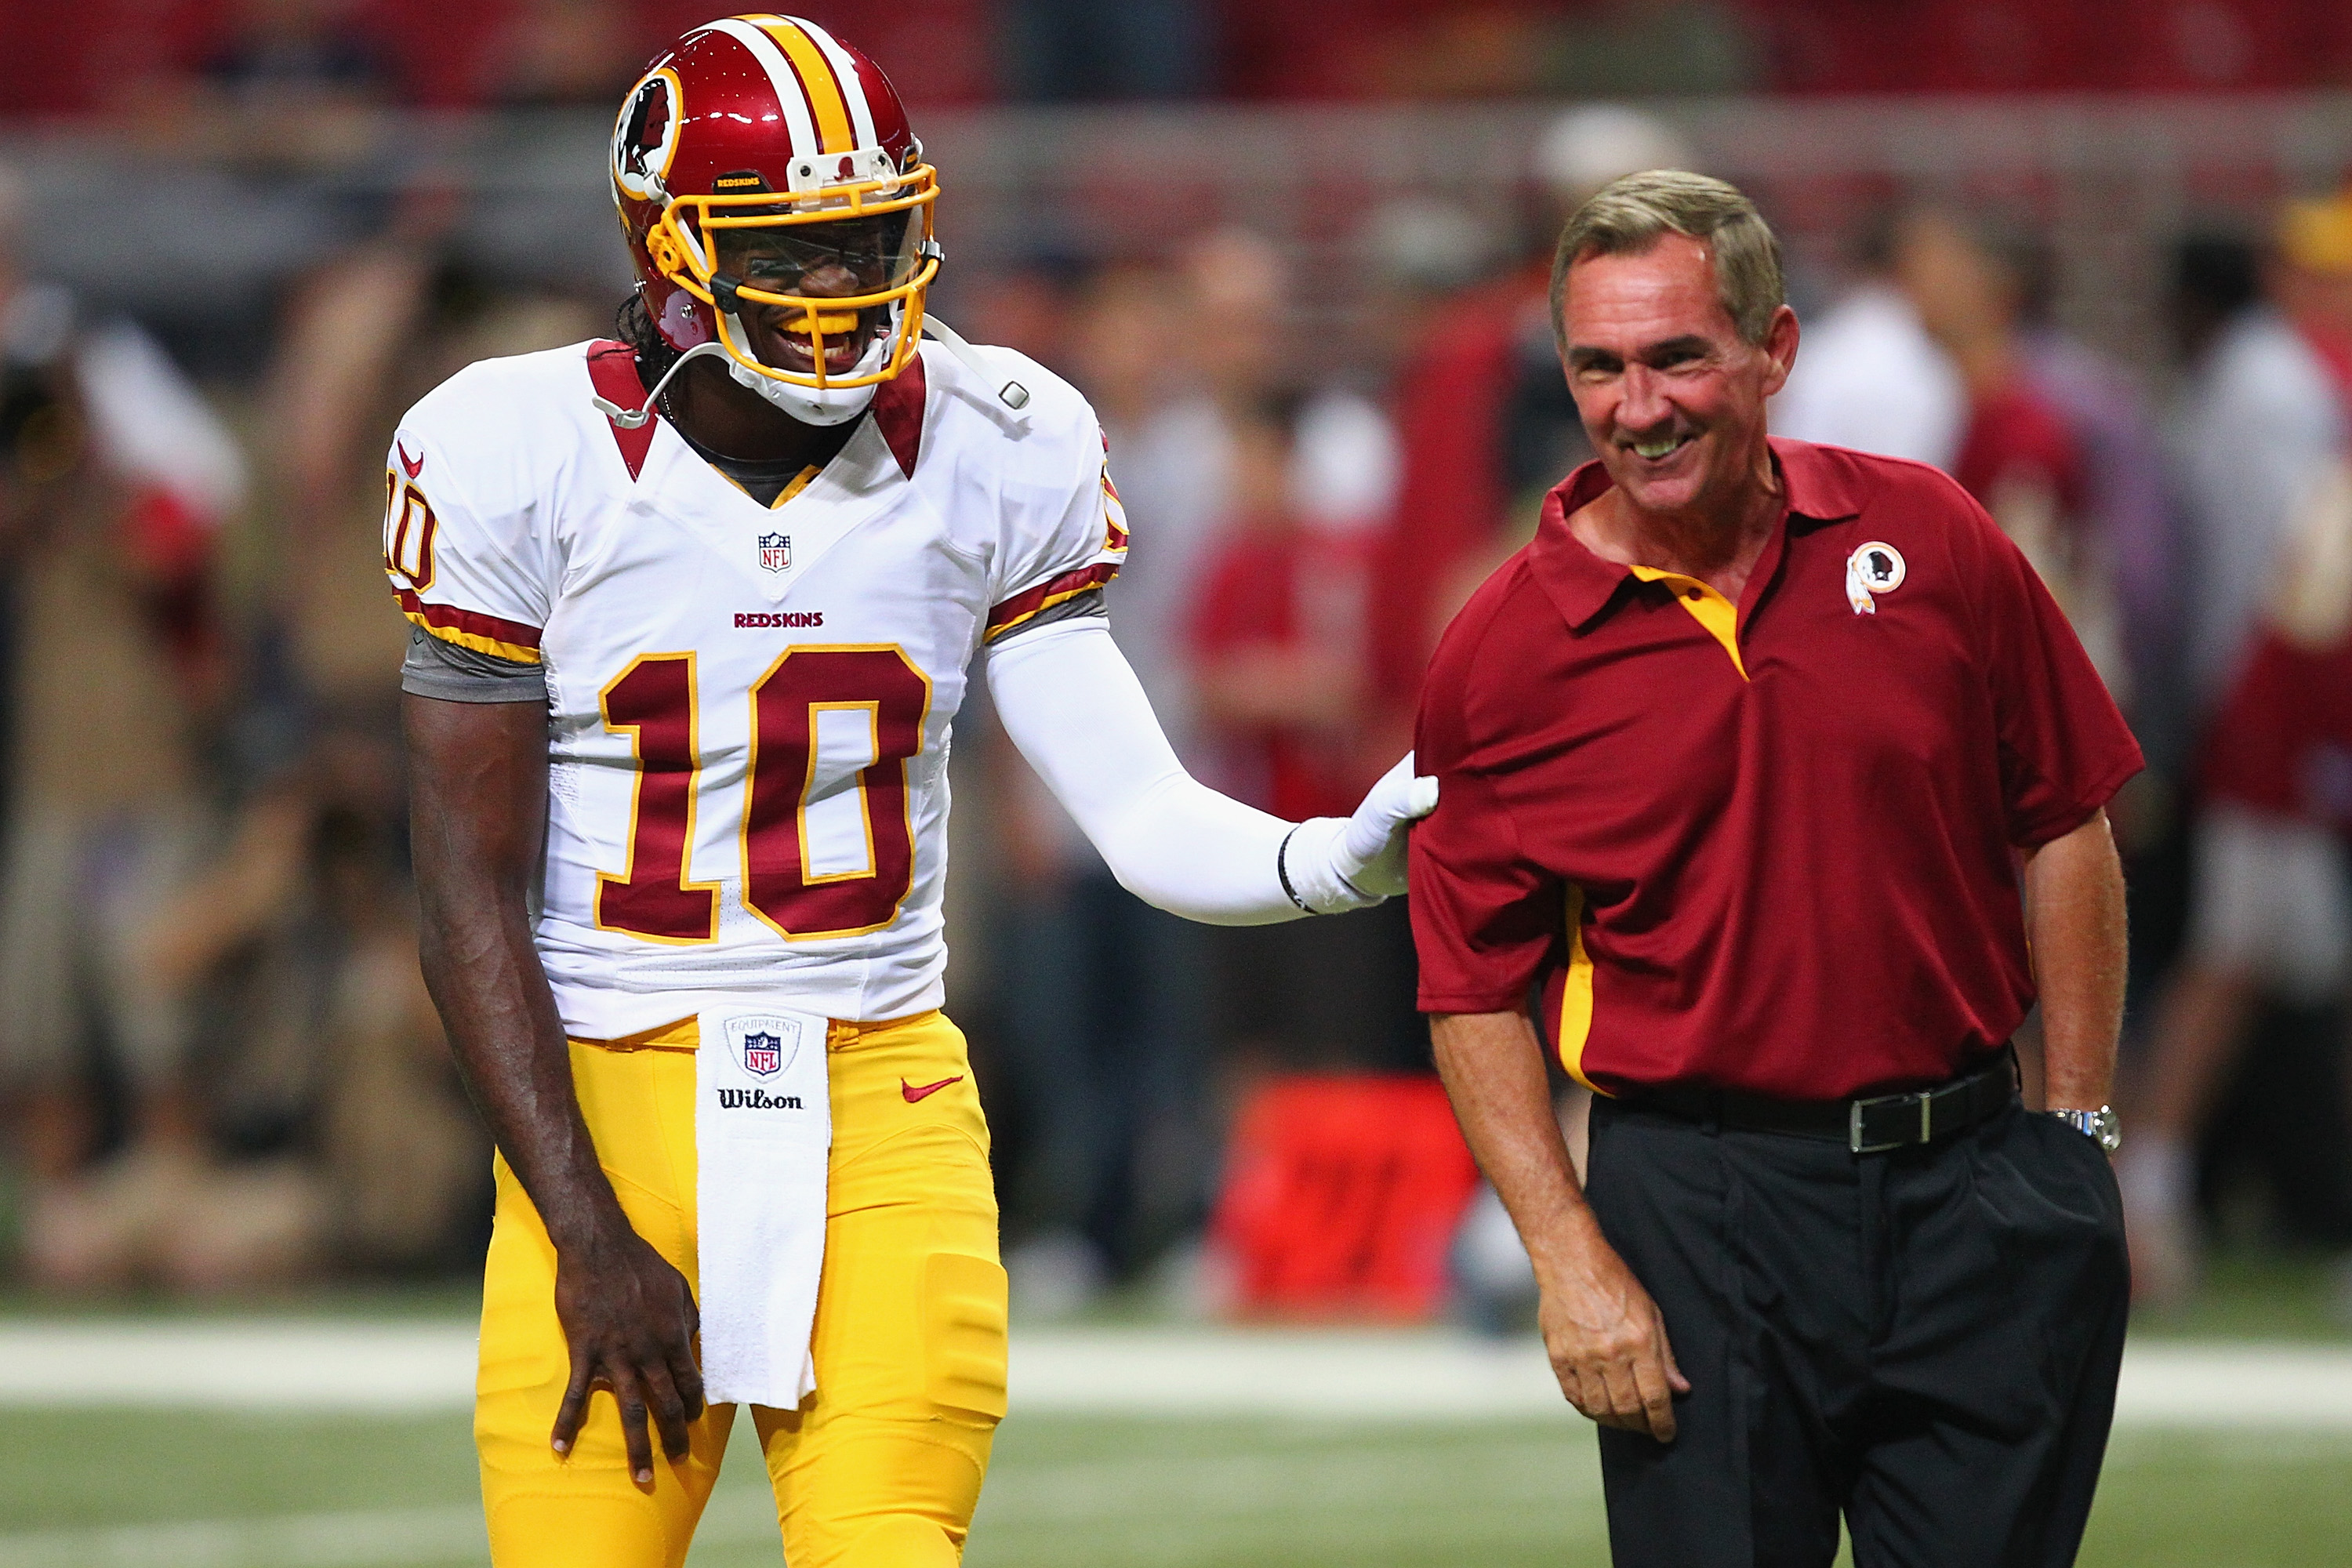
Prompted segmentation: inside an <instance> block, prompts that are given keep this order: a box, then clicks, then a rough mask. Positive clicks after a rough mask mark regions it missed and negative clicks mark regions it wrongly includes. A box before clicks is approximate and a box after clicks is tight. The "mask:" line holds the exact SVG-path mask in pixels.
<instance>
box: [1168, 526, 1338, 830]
mask: <svg viewBox="0 0 2352 1568" xmlns="http://www.w3.org/2000/svg"><path fill="white" fill-rule="evenodd" d="M1199 593H1200V597H1199V598H1198V600H1196V601H1195V604H1194V608H1193V612H1192V624H1191V628H1190V629H1191V633H1192V653H1193V657H1194V659H1195V661H1196V663H1197V664H1198V665H1199V666H1201V667H1202V668H1206V667H1209V666H1212V665H1214V664H1216V663H1217V662H1218V661H1220V660H1222V659H1223V658H1228V657H1229V656H1233V655H1237V654H1246V653H1271V654H1276V655H1282V654H1297V653H1301V652H1304V651H1307V650H1310V649H1316V650H1321V651H1323V652H1326V653H1329V654H1333V655H1336V656H1338V661H1339V663H1340V664H1341V665H1343V666H1344V667H1346V668H1349V669H1351V670H1353V669H1357V668H1360V666H1361V664H1362V662H1363V646H1364V572H1363V563H1362V552H1361V550H1360V548H1359V547H1358V545H1357V544H1356V543H1355V542H1354V541H1352V540H1350V539H1348V538H1344V537H1335V536H1333V535H1331V534H1329V533H1328V532H1324V531H1318V530H1314V529H1307V528H1301V527H1299V526H1297V525H1296V524H1295V523H1292V522H1290V521H1288V520H1275V519H1261V520H1255V521H1251V522H1249V523H1246V524H1244V526H1243V527H1242V528H1240V529H1238V530H1236V531H1234V532H1233V533H1232V534H1231V535H1229V536H1228V537H1227V538H1225V539H1224V540H1223V542H1220V543H1219V544H1218V546H1217V548H1216V551H1215V552H1214V554H1213V555H1212V556H1211V558H1210V561H1209V563H1208V566H1207V568H1206V569H1205V570H1204V571H1203V572H1202V574H1201V584H1200V589H1199ZM1303 662H1304V661H1302V663H1303ZM1277 668H1278V666H1277ZM1266 679H1277V680H1280V679H1293V680H1295V679H1312V678H1310V677H1306V676H1304V675H1278V674H1270V675H1268V676H1267V677H1266ZM1324 684H1325V685H1326V686H1328V680H1326V681H1325V682H1324ZM1212 730H1213V734H1212V739H1213V742H1214V744H1215V747H1216V750H1217V752H1218V757H1219V761H1220V763H1221V764H1222V771H1223V777H1221V778H1220V780H1219V782H1220V783H1221V784H1224V785H1226V786H1227V788H1228V790H1229V791H1230V793H1232V794H1234V795H1239V796H1240V797H1241V798H1242V799H1244V800H1246V801H1248V802H1249V803H1250V804H1251V805H1256V806H1260V807H1262V808H1264V809H1265V810H1267V811H1270V812H1273V813H1274V814H1275V815H1276V816H1286V817H1289V818H1290V819H1292V820H1293V821H1303V820H1305V819H1306V818H1307V817H1310V816H1347V815H1348V814H1349V813H1350V812H1352V811H1354V810H1355V809H1356V803H1357V801H1358V800H1359V799H1360V798H1361V797H1362V795H1363V793H1364V790H1365V789H1366V788H1367V787H1368V786H1369V785H1370V783H1371V779H1370V778H1368V777H1363V776H1360V775H1362V773H1363V767H1362V764H1361V760H1360V758H1359V757H1358V756H1357V754H1356V748H1355V746H1354V745H1353V743H1352V736H1353V729H1352V727H1350V728H1349V729H1347V730H1339V729H1333V728H1328V727H1322V728H1318V727H1317V726H1315V725H1311V724H1307V723H1266V724H1252V725H1231V724H1223V725H1213V726H1212Z"/></svg>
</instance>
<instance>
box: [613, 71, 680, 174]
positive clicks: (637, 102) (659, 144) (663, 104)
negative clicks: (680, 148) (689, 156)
mask: <svg viewBox="0 0 2352 1568" xmlns="http://www.w3.org/2000/svg"><path fill="white" fill-rule="evenodd" d="M684 102H685V89H684V88H683V87H682V86H681V85H680V84H679V82H678V79H677V72H676V71H673V70H671V69H670V68H668V67H667V66H664V67H662V68H659V69H657V70H654V71H651V72H649V73H647V75H646V79H644V80H643V81H641V82H639V83H637V85H636V87H635V89H632V90H631V91H630V93H629V96H628V98H627V100H625V101H624V102H623V103H622V105H621V117H620V119H618V120H617V121H614V124H613V184H614V185H616V186H618V187H619V188H620V190H621V192H622V193H623V194H624V195H630V196H634V197H635V198H636V199H637V200H639V201H641V202H643V201H667V200H668V199H669V192H668V190H667V189H666V188H665V187H664V185H663V184H662V182H663V181H664V180H665V179H667V177H668V175H669V165H670V160H671V159H672V158H674V157H675V156H677V132H678V126H679V124H680V123H681V122H682V121H683V119H684V115H683V113H682V109H683V106H684Z"/></svg>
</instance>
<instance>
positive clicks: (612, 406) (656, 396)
mask: <svg viewBox="0 0 2352 1568" xmlns="http://www.w3.org/2000/svg"><path fill="white" fill-rule="evenodd" d="M726 352H727V349H726V345H724V344H722V343H716V342H710V343H697V344H695V345H694V347H692V348H690V349H688V350H687V351H686V352H685V353H682V354H680V355H678V356H677V359H676V360H674V361H672V362H671V363H670V367H669V368H668V369H667V370H666V371H664V372H662V377H661V379H660V380H659V381H657V382H655V383H654V389H653V390H652V391H651V392H648V393H646V400H645V402H644V403H642V404H641V405H638V406H636V407H635V408H624V407H622V406H621V405H619V404H617V403H615V402H614V401H613V400H612V399H611V398H609V397H600V396H596V395H593V394H592V395H590V396H589V399H588V401H589V402H591V403H593V404H594V405H596V411H597V412H598V413H599V414H602V415H603V416H604V417H605V418H607V419H610V420H611V421H612V422H613V423H614V424H615V425H618V426H620V427H621V428H622V429H624V430H635V429H637V428H639V427H641V426H643V425H644V424H645V422H646V420H648V419H650V418H652V417H653V416H654V405H655V404H656V403H658V402H660V401H661V395H662V388H664V387H666V386H667V385H668V384H669V383H670V378H671V377H672V376H674V375H676V374H677V373H678V372H679V371H682V370H684V369H685V368H686V362H687V361H688V360H690V359H701V358H703V357H704V356H705V355H708V354H724V353H726ZM730 363H732V362H730Z"/></svg>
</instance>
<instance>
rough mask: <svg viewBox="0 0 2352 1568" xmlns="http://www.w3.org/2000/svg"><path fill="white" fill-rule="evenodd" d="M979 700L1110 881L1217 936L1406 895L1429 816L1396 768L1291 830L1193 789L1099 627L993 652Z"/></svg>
mask: <svg viewBox="0 0 2352 1568" xmlns="http://www.w3.org/2000/svg"><path fill="white" fill-rule="evenodd" d="M988 689H989V694H990V695H991V696H992V698H994V699H995V702H996V710H997V714H998V717H999V718H1001V719H1002V720H1003V724H1004V729H1005V732H1006V733H1007V734H1009V735H1010V736H1012V738H1013V744H1014V745H1016V746H1018V747H1019V748H1020V749H1021V754H1022V755H1023V756H1024V757H1025V758H1027V759H1028V761H1029V765H1030V766H1031V767H1033V768H1035V769H1036V770H1037V773H1038V775H1039V776H1040V777H1041V778H1043V779H1044V780H1045V785H1046V787H1047V788H1048V789H1050V790H1052V791H1053V792H1054V797H1055V799H1056V800H1058V801H1060V802H1061V803H1062V806H1063V809H1065V810H1066V811H1067V812H1068V813H1069V814H1070V816H1072V817H1073V818H1074V819H1075V820H1076V823H1077V825H1078V826H1079V828H1080V829H1081V830H1082V831H1083V832H1084V833H1085V834H1086V836H1087V838H1088V839H1090V840H1091V841H1092V842H1093V844H1094V847H1096V848H1097V849H1098V850H1100V851H1101V852H1102V857H1103V859H1104V861H1105V862H1106V863H1108V865H1109V867H1110V869H1111V874H1112V875H1113V876H1115V877H1117V878H1118V881H1119V885H1120V886H1122V887H1124V888H1126V889H1128V891H1129V892H1131V893H1133V894H1135V895H1136V896H1137V897H1138V898H1139V899H1142V900H1145V901H1146V902H1147V903H1151V904H1156V905H1158V906H1159V907H1160V908H1161V909H1163V910H1170V911H1171V912H1173V913H1175V914H1180V915H1183V916H1185V917H1186V918H1188V919H1191V920H1196V921H1207V922H1208V923H1210V924H1212V925H1271V924H1274V923H1275V922H1276V921H1289V920H1297V918H1299V917H1300V916H1301V915H1307V914H1337V913H1339V912H1340V911H1341V910H1354V909H1362V908H1363V907H1365V906H1366V905H1368V904H1376V903H1379V902H1380V901H1381V900H1382V899H1384V898H1387V897H1388V896H1390V895H1391V894H1392V893H1401V892H1402V891H1404V840H1405V833H1406V830H1407V829H1408V828H1409V827H1411V826H1412V823H1413V822H1414V821H1415V820H1416V819H1418V818H1420V817H1423V816H1427V815H1428V814H1429V811H1430V808H1431V807H1433V806H1434V805H1436V804H1437V789H1436V781H1435V780H1433V779H1416V778H1414V777H1413V776H1412V758H1411V757H1407V758H1405V759H1404V760H1403V761H1402V762H1400V763H1398V764H1397V765H1396V766H1395V767H1393V768H1391V769H1390V770H1389V772H1388V773H1387V774H1386V775H1385V776H1383V777H1382V778H1381V782H1380V783H1379V784H1375V785H1373V786H1372V790H1371V793H1370V794H1369V795H1366V796H1365V797H1364V803H1363V805H1360V806H1358V807H1357V808H1356V811H1355V814H1354V815H1353V816H1318V817H1314V818H1311V819H1310V820H1308V821H1307V822H1303V823H1291V822H1286V821H1284V820H1283V819H1282V818H1280V817H1278V816H1268V815H1267V814H1266V813H1265V812H1263V811H1259V810H1257V809H1255V807H1252V806H1247V805H1243V804H1242V803H1241V802H1239V801H1237V800H1234V799H1231V798H1229V797H1228V796H1225V795H1219V794H1218V793H1217V792H1216V791H1215V790H1213V789H1210V788H1209V787H1208V786H1207V785H1205V784H1201V783H1199V782H1198V781H1196V780H1195V779H1193V778H1192V775H1191V774H1189V773H1186V772H1185V771H1184V765H1183V764H1182V763H1180V762H1179V761H1177V759H1176V753H1175V751H1174V750H1173V749H1172V748H1171V746H1170V745H1169V744H1168V738H1167V736H1166V735H1165V734H1164V733H1163V732H1162V731H1161V730H1160V721H1159V720H1158V719H1157V718H1156V717H1154V716H1153V714H1152V711H1151V703H1150V700H1149V699H1147V698H1146V697H1145V696H1144V694H1143V687H1142V684H1141V683H1140V682H1139V681H1138V680H1137V679H1136V678H1135V671H1134V670H1133V669H1131V668H1129V666H1128V662H1127V659H1126V657H1125V656H1124V655H1122V654H1121V653H1120V652H1119V650H1118V644H1116V643H1114V642H1113V641H1111V637H1110V631H1109V628H1108V625H1107V624H1106V623H1105V622H1104V621H1102V620H1101V619H1099V618H1091V619H1077V620H1069V621H1063V622H1059V623H1056V624H1055V625H1053V626H1043V627H1040V628H1038V629H1037V630H1035V631H1032V632H1026V633H1024V634H1022V635H1021V636H1019V637H1013V638H1011V639H1009V640H1007V641H1005V642H1003V643H1000V644H998V645H997V646H996V647H992V648H991V649H990V650H989V659H988Z"/></svg>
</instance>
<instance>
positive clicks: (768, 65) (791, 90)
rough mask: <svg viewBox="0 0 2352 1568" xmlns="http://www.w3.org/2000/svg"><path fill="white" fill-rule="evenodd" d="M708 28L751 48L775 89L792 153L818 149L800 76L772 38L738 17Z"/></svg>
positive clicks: (722, 19) (814, 128)
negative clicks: (788, 134)
mask: <svg viewBox="0 0 2352 1568" xmlns="http://www.w3.org/2000/svg"><path fill="white" fill-rule="evenodd" d="M709 29H710V31H712V32H714V33H724V34H726V35H727V36H728V37H730V38H732V39H734V40H735V41H736V42H737V43H739V44H740V45H742V46H743V47H745V48H746V49H748V50H750V51H751V58H753V59H755V60H757V61H759V62H760V68H761V69H762V70H764V71H766V72H767V73H768V86H769V87H770V88H771V89H772V90H773V91H774V92H775V95H776V104H777V107H778V108H779V109H781V110H782V111H783V116H784V129H785V130H786V131H787V132H791V134H792V139H793V151H794V152H812V153H813V152H822V151H823V150H824V149H823V148H822V147H820V146H819V145H818V142H817V134H816V126H815V124H814V121H811V120H810V119H809V106H808V99H807V98H806V96H805V95H803V92H802V90H801V79H800V77H799V76H798V75H797V74H795V73H794V71H793V68H792V66H791V64H790V62H788V61H787V60H786V59H785V58H784V57H783V53H782V50H780V49H778V48H777V47H776V43H775V40H774V39H773V38H771V37H768V35H767V34H765V33H763V32H761V30H760V29H759V28H757V27H755V26H752V25H751V23H749V22H747V21H745V20H744V19H743V18H742V17H740V16H727V17H722V18H721V19H719V21H716V22H712V23H710V24H709Z"/></svg>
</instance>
